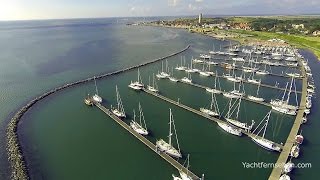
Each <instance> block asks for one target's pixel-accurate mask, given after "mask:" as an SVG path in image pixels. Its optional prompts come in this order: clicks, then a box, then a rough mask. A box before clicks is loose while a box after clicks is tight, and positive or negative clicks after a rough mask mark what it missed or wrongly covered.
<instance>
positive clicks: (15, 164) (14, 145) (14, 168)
mask: <svg viewBox="0 0 320 180" xmlns="http://www.w3.org/2000/svg"><path fill="white" fill-rule="evenodd" d="M189 48H190V45H188V46H187V47H185V48H184V49H182V50H179V51H177V52H174V53H171V54H169V55H166V56H164V57H160V58H157V59H154V60H151V61H148V62H145V63H142V64H138V65H135V66H131V67H128V68H125V69H121V70H117V71H114V72H110V73H105V74H101V75H98V76H96V77H95V78H96V79H102V78H105V77H108V76H112V75H116V74H120V73H122V72H125V71H130V70H133V69H136V68H138V67H142V66H146V65H148V64H152V63H155V62H158V61H161V60H163V59H166V58H169V57H173V56H176V55H178V54H181V53H183V52H184V51H186V50H188V49H189ZM93 79H94V77H89V78H86V79H82V80H79V81H75V82H72V83H67V84H64V85H61V86H59V87H56V88H54V89H52V90H49V91H47V92H45V93H43V94H42V95H40V96H38V97H35V98H33V99H32V100H30V101H29V102H27V103H26V104H25V105H23V106H22V107H21V108H20V109H19V110H18V111H17V112H16V113H15V114H14V115H13V117H12V118H11V119H10V121H9V122H8V125H7V128H6V150H7V156H8V161H9V164H10V168H11V179H13V180H27V179H29V174H28V167H27V166H26V163H25V159H24V156H23V152H22V150H21V145H20V142H19V137H18V133H17V128H18V123H19V122H20V120H21V117H22V116H23V115H24V114H25V113H26V112H27V111H28V110H29V109H30V108H31V107H32V106H33V105H34V104H36V103H37V102H39V101H41V100H42V99H44V98H46V97H48V96H50V95H51V94H54V93H56V92H59V91H62V90H64V89H67V88H71V87H74V86H76V85H79V84H84V83H87V82H90V81H92V80H93Z"/></svg>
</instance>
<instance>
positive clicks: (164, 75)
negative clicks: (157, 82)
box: [156, 60, 170, 79]
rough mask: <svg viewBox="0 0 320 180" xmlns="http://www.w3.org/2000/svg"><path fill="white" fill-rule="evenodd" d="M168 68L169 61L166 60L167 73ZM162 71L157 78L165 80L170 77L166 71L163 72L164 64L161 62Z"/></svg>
mask: <svg viewBox="0 0 320 180" xmlns="http://www.w3.org/2000/svg"><path fill="white" fill-rule="evenodd" d="M167 68H168V61H167V60H166V71H167ZM161 70H162V71H161V72H160V73H158V74H157V75H156V76H157V78H159V79H164V78H168V77H170V74H168V73H167V72H166V71H164V70H163V62H161Z"/></svg>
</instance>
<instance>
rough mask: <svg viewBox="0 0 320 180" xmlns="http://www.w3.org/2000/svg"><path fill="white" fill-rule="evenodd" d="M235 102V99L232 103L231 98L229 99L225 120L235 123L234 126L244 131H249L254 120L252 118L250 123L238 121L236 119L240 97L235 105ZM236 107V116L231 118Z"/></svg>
mask: <svg viewBox="0 0 320 180" xmlns="http://www.w3.org/2000/svg"><path fill="white" fill-rule="evenodd" d="M236 102H237V100H235V101H234V103H233V104H232V99H230V100H229V110H228V112H227V115H226V120H227V121H228V122H229V123H230V124H232V125H235V126H237V127H239V128H242V129H244V130H246V131H250V130H251V129H252V127H253V125H254V120H252V122H251V125H248V124H247V123H243V122H240V121H239V120H238V119H239V112H240V105H241V98H240V99H239V103H238V104H237V105H236ZM234 106H235V107H234ZM232 109H233V110H232ZM236 109H237V113H236V118H235V119H232V118H231V116H232V114H233V113H234V111H235V110H236Z"/></svg>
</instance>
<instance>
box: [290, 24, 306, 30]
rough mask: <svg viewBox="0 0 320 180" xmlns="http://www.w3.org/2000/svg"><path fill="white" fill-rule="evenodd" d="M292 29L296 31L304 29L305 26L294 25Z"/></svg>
mask: <svg viewBox="0 0 320 180" xmlns="http://www.w3.org/2000/svg"><path fill="white" fill-rule="evenodd" d="M292 28H294V29H304V24H292Z"/></svg>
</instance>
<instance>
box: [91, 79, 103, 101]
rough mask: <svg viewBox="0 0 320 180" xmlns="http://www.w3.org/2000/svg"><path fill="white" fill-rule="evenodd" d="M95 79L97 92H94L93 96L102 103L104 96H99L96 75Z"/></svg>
mask: <svg viewBox="0 0 320 180" xmlns="http://www.w3.org/2000/svg"><path fill="white" fill-rule="evenodd" d="M93 79H94V86H95V87H96V94H94V95H93V96H92V99H93V100H94V101H96V102H98V103H102V97H100V96H99V93H98V87H97V82H96V77H95V76H94V77H93Z"/></svg>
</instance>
